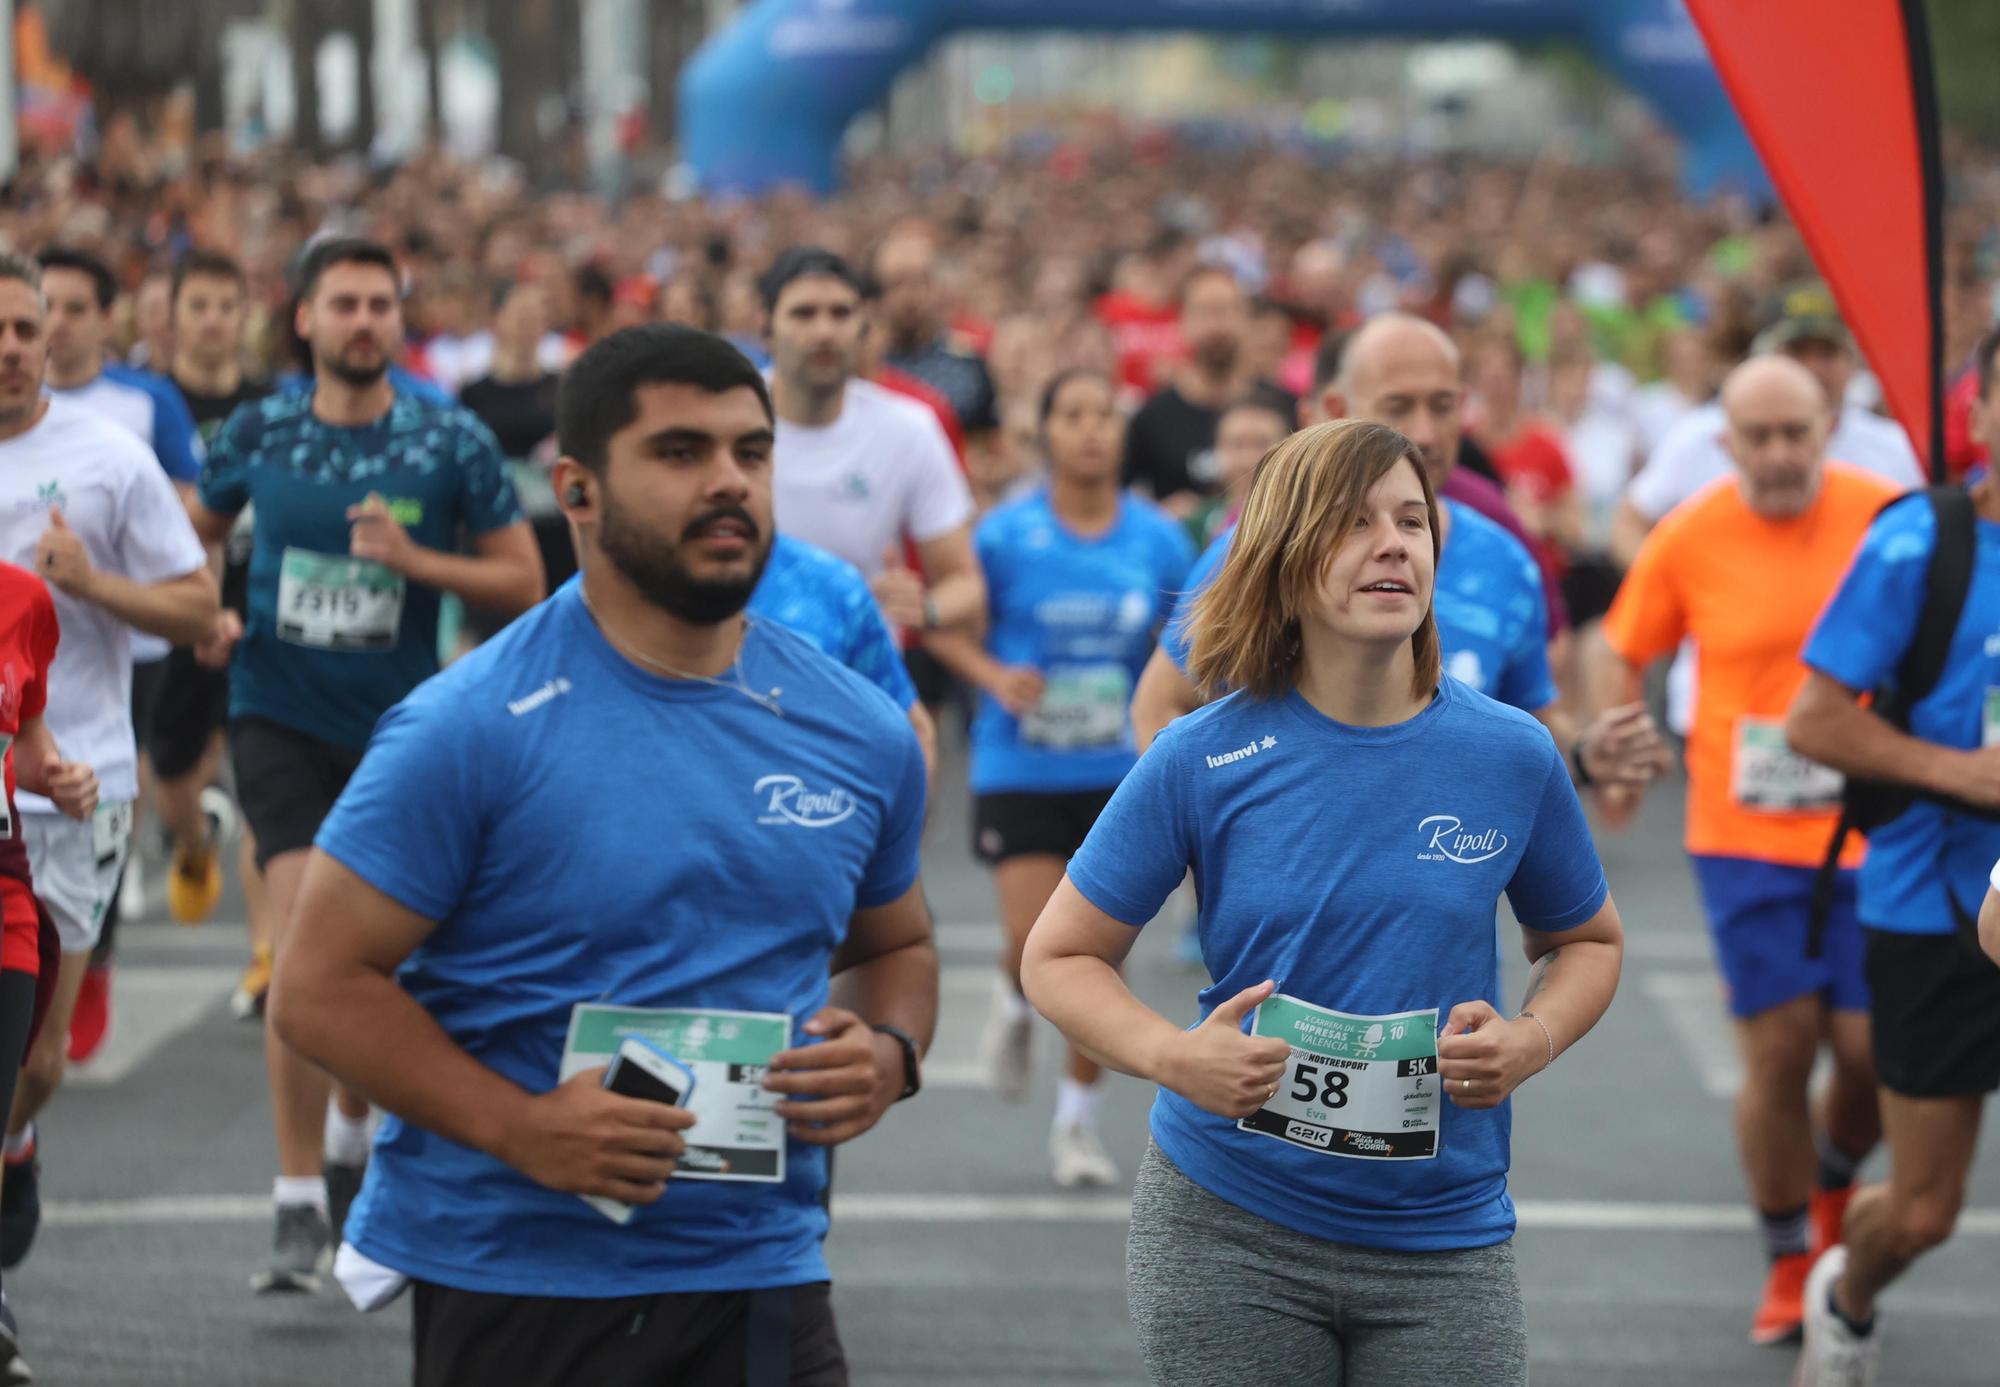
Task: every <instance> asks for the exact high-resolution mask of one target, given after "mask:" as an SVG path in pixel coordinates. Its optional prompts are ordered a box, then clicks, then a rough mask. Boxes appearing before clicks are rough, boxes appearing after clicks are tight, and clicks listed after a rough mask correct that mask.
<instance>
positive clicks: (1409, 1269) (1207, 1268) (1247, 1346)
mask: <svg viewBox="0 0 2000 1387" xmlns="http://www.w3.org/2000/svg"><path fill="white" fill-rule="evenodd" d="M1125 1280H1126V1289H1127V1295H1128V1296H1129V1298H1130V1301H1131V1306H1132V1320H1133V1323H1135V1324H1136V1325H1137V1326H1138V1328H1139V1349H1140V1352H1141V1353H1143V1354H1144V1355H1145V1358H1146V1370H1147V1371H1148V1372H1149V1373H1151V1374H1152V1378H1153V1381H1154V1382H1155V1383H1160V1384H1172V1387H1238V1384H1241V1383H1246V1382H1251V1383H1260V1382H1261V1383H1287V1384H1291V1383H1298V1384H1301V1385H1302V1387H1406V1385H1407V1384H1412V1383H1422V1384H1424V1387H1459V1385H1460V1384H1463V1387H1526V1383H1527V1381H1528V1331H1527V1325H1526V1322H1525V1320H1524V1318H1523V1316H1522V1312H1521V1285H1520V1282H1519V1280H1518V1279H1517V1278H1516V1276H1515V1273H1514V1247H1513V1244H1512V1243H1498V1244H1496V1245H1494V1246H1492V1247H1477V1248H1468V1249H1465V1250H1463V1251H1453V1252H1383V1251H1379V1250H1377V1249H1375V1248H1367V1247H1352V1246H1349V1245H1346V1244H1343V1243H1331V1242H1324V1241H1322V1240H1321V1239H1319V1238H1314V1237H1309V1236H1307V1235H1306V1234H1304V1233H1298V1232H1294V1231H1293V1230H1292V1229H1289V1228H1282V1227H1280V1226H1279V1225H1277V1224H1275V1223H1270V1222H1267V1221H1266V1220H1264V1219H1262V1218H1259V1217H1258V1216H1257V1215H1256V1214H1252V1213H1249V1212H1246V1211H1245V1210H1242V1209H1239V1208H1237V1207H1236V1206H1235V1205H1234V1204H1230V1203H1227V1202H1226V1201H1224V1200H1221V1199H1218V1198H1216V1197H1215V1196H1214V1195H1212V1194H1210V1193H1209V1192H1208V1191H1207V1190H1205V1189H1203V1188H1202V1187H1201V1186H1199V1185H1197V1184H1195V1183H1194V1181H1192V1180H1190V1179H1188V1178H1187V1176H1185V1175H1183V1174H1181V1172H1180V1171H1179V1170H1178V1169H1176V1168H1175V1166H1174V1164H1173V1162H1171V1161H1169V1160H1168V1159H1167V1158H1166V1156H1165V1155H1163V1154H1162V1153H1161V1151H1160V1149H1159V1147H1157V1146H1154V1147H1150V1148H1149V1149H1148V1150H1147V1152H1146V1158H1145V1160H1144V1161H1142V1162H1141V1163H1140V1166H1139V1180H1138V1185H1137V1187H1136V1188H1135V1189H1134V1190H1133V1191H1132V1229H1131V1233H1130V1235H1129V1238H1128V1240H1127V1243H1126V1272H1125Z"/></svg>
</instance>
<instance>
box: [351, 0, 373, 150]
mask: <svg viewBox="0 0 2000 1387" xmlns="http://www.w3.org/2000/svg"><path fill="white" fill-rule="evenodd" d="M347 22H348V32H349V33H351V34H353V35H354V85H355V93H354V136H353V144H354V147H355V148H356V149H358V150H360V151H361V153H363V154H364V155H365V154H367V153H368V152H369V151H370V150H372V149H374V148H375V0H347Z"/></svg>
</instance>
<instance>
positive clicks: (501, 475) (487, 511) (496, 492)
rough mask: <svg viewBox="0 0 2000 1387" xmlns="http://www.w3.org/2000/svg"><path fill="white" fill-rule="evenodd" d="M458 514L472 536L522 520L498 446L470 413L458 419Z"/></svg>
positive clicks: (504, 460)
mask: <svg viewBox="0 0 2000 1387" xmlns="http://www.w3.org/2000/svg"><path fill="white" fill-rule="evenodd" d="M458 463H459V467H458V478H459V495H458V504H459V512H460V514H461V516H462V517H463V518H464V521H465V526H466V528H467V529H469V530H470V531H472V533H473V534H475V535H483V534H485V533H487V532H488V531H489V530H498V529H503V528H505V527H506V526H508V525H513V524H516V523H517V522H519V521H520V519H521V502H520V499H519V498H518V497H516V496H515V495H514V482H513V479H512V478H510V477H509V476H508V475H507V460H506V459H505V458H504V457H502V456H501V455H500V444H499V443H498V442H497V441H495V439H494V437H493V434H492V433H491V431H489V430H488V429H487V427H486V425H484V424H482V423H480V422H479V421H478V420H477V419H475V418H474V417H473V416H472V415H471V414H469V413H463V414H461V417H460V419H459V442H458Z"/></svg>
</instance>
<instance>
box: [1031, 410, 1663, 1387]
mask: <svg viewBox="0 0 2000 1387" xmlns="http://www.w3.org/2000/svg"><path fill="white" fill-rule="evenodd" d="M1437 535H1438V530H1437V499H1436V497H1435V496H1434V495H1433V494H1432V492H1431V488H1430V484H1429V483H1428V482H1427V481H1426V480H1425V477H1424V473H1423V469H1422V468H1421V467H1420V466H1418V465H1417V462H1416V454H1415V449H1414V447H1413V446H1412V445H1411V443H1410V442H1409V440H1408V439H1406V438H1404V437H1403V436H1402V435H1400V434H1398V433H1396V432H1395V431H1393V430H1391V429H1387V428H1384V427H1382V426H1381V425H1378V424H1369V423H1363V422H1359V421H1352V420H1347V421H1341V422H1338V423H1333V424H1324V425H1320V426H1318V427H1316V428H1312V429H1308V430H1306V431H1304V432H1302V433H1299V434H1295V435H1294V436H1293V437H1292V438H1290V439H1288V440H1287V441H1286V442H1284V443H1283V444H1281V445H1279V447H1278V448H1276V449H1275V450H1274V451H1273V452H1272V453H1271V454H1270V456H1268V457H1267V458H1266V459H1265V460H1264V462H1263V463H1262V464H1261V465H1260V466H1259V468H1258V470H1257V474H1256V477H1255V479H1254V480H1253V482H1252V484H1251V488H1250V494H1249V497H1248V500H1247V501H1246V503H1245V506H1244V511H1243V518H1242V521H1241V524H1240V525H1239V527H1238V530H1237V535H1236V542H1235V544H1234V545H1233V546H1232V547H1231V550H1230V553H1229V557H1228V559H1227V560H1226V561H1225V562H1224V564H1223V567H1222V569H1221V570H1220V572H1219V573H1218V574H1217V576H1216V578H1215V580H1214V581H1213V582H1212V583H1211V584H1210V585H1209V586H1208V588H1207V590H1206V591H1205V592H1204V594H1203V595H1202V597H1201V598H1200V600H1199V601H1198V602H1197V603H1196V606H1195V613H1194V616H1193V618H1192V631H1193V649H1192V652H1191V658H1190V666H1189V667H1190V671H1191V673H1192V674H1193V676H1194V678H1195V681H1196V683H1197V684H1198V685H1199V686H1201V687H1203V688H1205V689H1208V690H1215V689H1220V688H1225V687H1226V688H1230V689H1234V690H1236V691H1237V692H1235V693H1232V694H1230V695H1229V696H1228V697H1226V698H1222V699H1220V700H1218V701H1217V702H1214V703H1211V704H1209V705H1208V706H1207V707H1206V708H1203V709H1201V710H1200V711H1198V712H1195V713H1191V714H1189V715H1188V716H1186V717H1183V718H1181V719H1180V720H1178V721H1177V722H1175V723H1173V724H1172V725H1171V726H1169V727H1168V728H1167V730H1166V731H1165V732H1163V733H1162V734H1161V735H1160V737H1159V739H1158V740H1157V741H1155V742H1154V743H1153V745H1152V747H1151V748H1150V749H1148V751H1147V753H1146V755H1145V756H1144V757H1143V758H1141V760H1140V761H1139V763H1138V765H1137V766H1136V767H1134V768H1133V770H1132V772H1131V774H1130V775H1128V776H1127V777H1126V778H1125V781H1124V783H1123V784H1122V785H1120V786H1119V788H1118V792H1117V793H1116V794H1115V795H1114V796H1113V797H1112V799H1111V802H1110V804H1109V805H1107V806H1106V808H1105V810H1104V812H1103V814H1102V815H1100V816H1099V818H1098V820H1097V823H1096V826H1095V827H1094V828H1093V829H1092V830H1091V832H1090V835H1089V837H1088V839H1087V840H1086V841H1085V842H1084V844H1083V846H1082V848H1081V849H1079V850H1078V852H1077V854H1076V856H1075V857H1074V858H1072V859H1071V861H1070V864H1069V870H1068V873H1067V875H1066V877H1065V878H1064V880H1063V881H1062V883H1061V884H1060V885H1059V886H1058V887H1057V889H1056V891H1055V894H1054V895H1053V896H1052V897H1051V899H1050V901H1049V904H1048V907H1047V909H1046V910H1044V911H1043V912H1042V915H1041V918H1040V919H1039V920H1038V921H1037V922H1036V924H1035V927H1034V931H1033V934H1032V936H1031V937H1030V939H1029V941H1028V944H1027V949H1026V954H1025V958H1024V963H1023V973H1022V976H1023V981H1024V982H1025V983H1026V986H1027V995H1028V997H1029V999H1030V1000H1031V1001H1032V1002H1033V1003H1034V1004H1035V1006H1036V1007H1037V1008H1039V1009H1040V1010H1041V1012H1042V1013H1043V1014H1044V1015H1046V1016H1047V1017H1048V1018H1049V1019H1050V1020H1052V1021H1054V1022H1055V1023H1056V1025H1057V1026H1058V1027H1060V1028H1061V1029H1062V1031H1063V1032H1064V1033H1065V1034H1066V1035H1068V1036H1069V1038H1070V1040H1071V1042H1072V1043H1073V1044H1075V1045H1076V1046H1077V1047H1078V1048H1079V1049H1081V1050H1083V1051H1085V1052H1086V1053H1088V1054H1091V1055H1093V1056H1095V1057H1097V1058H1098V1059H1099V1060H1100V1061H1101V1062H1102V1063H1104V1064H1105V1065H1107V1066H1109V1067H1110V1068H1113V1069H1119V1070H1123V1071H1125V1072H1127V1073H1131V1074H1137V1075H1139V1076H1141V1077H1143V1078H1148V1079H1151V1080H1153V1081H1154V1082H1155V1083H1157V1084H1159V1086H1160V1094H1159V1097H1158V1100H1157V1101H1156V1102H1155V1104H1154V1107H1153V1115H1152V1133H1153V1145H1152V1147H1151V1149H1150V1150H1149V1151H1148V1152H1147V1154H1146V1158H1145V1161H1144V1163H1143V1165H1142V1166H1141V1168H1140V1172H1139V1178H1138V1185H1137V1188H1136V1189H1135V1191H1134V1193H1133V1203H1132V1225H1131V1234H1130V1240H1131V1241H1130V1249H1129V1257H1128V1267H1129V1277H1130V1287H1129V1289H1130V1296H1131V1304H1132V1314H1133V1319H1134V1321H1135V1323H1136V1324H1137V1326H1138V1330H1139V1341H1140V1346H1141V1348H1142V1349H1143V1350H1144V1353H1145V1356H1146V1359H1147V1363H1148V1365H1149V1367H1150V1369H1151V1371H1152V1374H1153V1377H1154V1380H1155V1381H1157V1382H1162V1383H1188V1382H1219V1381H1224V1380H1229V1381H1246V1382H1256V1381H1280V1382H1290V1383H1311V1382H1344V1383H1346V1384H1348V1387H1380V1385H1381V1384H1392V1383H1393V1384H1402V1383H1411V1382H1454V1383H1457V1382H1464V1383H1474V1382H1476V1383H1479V1384H1481V1387H1495V1384H1500V1385H1502V1387H1504V1384H1513V1383H1525V1382H1526V1381H1527V1341H1526V1330H1525V1327H1524V1321H1523V1316H1522V1311H1521V1293H1520V1287H1519V1283H1518V1281H1517V1279H1516V1276H1515V1269H1514V1260H1513V1253H1512V1244H1511V1238H1512V1236H1513V1232H1514V1206H1513V1203H1512V1201H1511V1200H1510V1199H1509V1198H1508V1194H1507V1166H1508V1124H1509V1108H1508V1104H1507V1097H1508V1095H1509V1094H1511V1093H1512V1092H1513V1091H1514V1089H1515V1088H1517V1087H1518V1086H1519V1085H1520V1084H1521V1083H1522V1082H1523V1081H1524V1080H1526V1079H1527V1078H1529V1077H1530V1076H1531V1075H1533V1074H1536V1073H1538V1072H1540V1071H1541V1070H1542V1069H1543V1068H1544V1067H1546V1066H1547V1065H1548V1064H1549V1063H1551V1062H1552V1061H1553V1060H1554V1059H1555V1058H1556V1056H1557V1055H1559V1054H1561V1053H1562V1051H1563V1050H1565V1049H1566V1048H1567V1047H1568V1046H1570V1045H1572V1044H1574V1043H1575V1042H1576V1040H1577V1039H1578V1038H1580V1037H1581V1036H1582V1035H1583V1034H1584V1033H1585V1032H1586V1031H1588V1030H1589V1029H1590V1028H1591V1026H1592V1025H1594V1024H1595V1023H1596V1021H1597V1019H1598V1017H1599V1016H1601V1015H1602V1014H1603V1012H1604V1009H1605V1008H1606V1007H1607V1006H1608V1005H1609V1004H1610V1002H1611V995H1612V992H1613V991H1614V989H1615V988H1616V986H1617V980H1618V966H1619V959H1620V955H1621V953H1622V950H1623V944H1622V934H1621V931H1620V929H1619V925H1618V915H1617V911H1616V909H1615V908H1614V907H1613V905H1612V903H1611V899H1610V896H1609V893H1608V892H1607V891H1606V888H1605V884H1604V873H1603V869H1602V868H1601V866H1600V865H1599V863H1598V860H1597V854H1596V851H1595V849H1594V848H1593V846H1592V844H1591V841H1590V834H1589V831H1588V829H1587V827H1586V825H1585V823H1584V819H1583V813H1582V810H1581V808H1580V807H1579V805H1578V804H1577V799H1576V794H1575V791H1574V790H1572V789H1571V787H1570V781H1569V776H1568V774H1567V773H1566V771H1565V768H1564V765H1563V759H1562V755H1561V753H1560V752H1559V751H1558V750H1557V749H1556V746H1555V743H1554V742H1553V741H1552V740H1551V739H1550V737H1549V734H1548V732H1547V731H1546V730H1545V729H1544V728H1543V727H1542V726H1541V725H1540V724H1539V723H1537V722H1535V721H1534V719H1533V718H1531V717H1529V716H1528V715H1527V714H1526V713H1523V712H1520V711H1518V710H1516V709H1513V708H1509V707H1506V706H1505V705H1503V704H1500V703H1496V702H1494V701H1493V700H1491V699H1489V698H1486V697H1485V696H1484V695H1482V694H1478V693H1475V692H1474V691H1473V690H1471V689H1470V688H1468V687H1467V686H1465V685H1464V684H1461V683H1459V682H1458V681H1457V680H1455V679H1452V678H1449V677H1447V676H1444V675H1442V674H1441V672H1440V669H1439V648H1438V635H1437V626H1436V623H1435V621H1434V620H1433V618H1432V615H1431V592H1432V580H1433V577H1434V574H1435V571H1436V565H1437V555H1438V537H1437ZM1190 870H1191V871H1192V872H1193V873H1194V881H1195V888H1196V892H1197V895H1198V896H1199V898H1200V902H1201V915H1200V922H1199V929H1200V939H1201V950H1202V957H1203V961H1204V963H1205V964H1206V965H1207V967H1208V970H1209V974H1210V976H1211V977H1212V978H1213V979H1214V981H1213V983H1212V984H1211V985H1210V986H1209V987H1208V988H1206V989H1204V990H1203V992H1202V994H1201V998H1200V1002H1201V1011H1202V1020H1201V1022H1200V1023H1199V1024H1198V1025H1196V1026H1194V1027H1192V1028H1190V1029H1186V1030H1183V1029H1181V1028H1180V1027H1178V1026H1176V1025H1174V1024H1173V1023H1172V1022H1170V1021H1168V1020H1167V1019H1166V1018H1164V1017H1162V1016H1160V1015H1159V1014H1158V1013H1156V1012H1154V1011H1153V1010H1151V1009H1150V1008H1148V1007H1147V1006H1146V1005H1145V1004H1143V1003H1142V1002H1140V1001H1139V1000H1138V999H1137V998H1136V997H1134V996H1133V995H1132V993H1131V992H1130V991H1129V990H1127V988H1126V987H1125V984H1124V982H1123V981H1122V980H1121V978H1120V976H1119V972H1118V967H1119V964H1120V963H1121V962H1122V960H1123V959H1124V957H1125V954H1126V952H1127V951H1128V950H1129V949H1130V948H1131V947H1132V943H1133V941H1134V940H1135V939H1136V938H1137V936H1138V931H1137V928H1136V927H1137V926H1140V925H1143V924H1145V923H1146V922H1147V921H1148V920H1150V919H1152V918H1153V916H1154V915H1155V913H1156V912H1157V911H1158V910H1159V907H1160V905H1161V903H1162V902H1163V901H1165V899H1166V898H1167V896H1168V894H1169V893H1170V892H1172V891H1173V889H1174V888H1175V887H1176V886H1177V885H1179V883H1180V881H1181V879H1182V877H1183V875H1184V874H1185V873H1187V872H1189V871H1190ZM1503 892H1504V893H1505V894H1506V896H1507V897H1508V900H1509V902H1510V903H1511V905H1512V907H1513V911H1514V914H1515V916H1516V917H1517V918H1518V919H1519V920H1520V921H1521V925H1522V936H1523V942H1524V944H1525V946H1526V951H1527V954H1528V957H1529V959H1530V960H1531V962H1532V963H1533V968H1532V971H1531V972H1530V975H1529V982H1528V988H1527V997H1526V999H1525V1001H1524V1003H1523V1006H1524V1010H1522V1011H1521V1012H1520V1013H1519V1014H1518V1015H1517V1016H1516V1017H1515V1018H1514V1019H1512V1020H1509V1019H1507V1018H1506V1017H1505V1016H1504V1015H1503V1014H1502V1012H1501V1011H1500V1009H1499V1007H1500V1000H1499V981H1500V976H1499V951H1498V947H1497V939H1496V933H1495V929H1494V916H1495V906H1496V904H1497V902H1498V900H1499V897H1500V896H1501V894H1502V893H1503ZM1440 1023H1442V1024H1440Z"/></svg>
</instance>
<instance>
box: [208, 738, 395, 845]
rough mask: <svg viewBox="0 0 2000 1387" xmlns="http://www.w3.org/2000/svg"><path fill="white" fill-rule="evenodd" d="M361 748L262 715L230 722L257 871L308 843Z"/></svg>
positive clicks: (239, 798) (344, 785)
mask: <svg viewBox="0 0 2000 1387" xmlns="http://www.w3.org/2000/svg"><path fill="white" fill-rule="evenodd" d="M365 750H367V748H365V747H358V746H338V745H336V744H334V743H332V742H323V741H321V740H320V739H319V738H317V737H310V736H307V735H306V734H305V733H303V732H300V731H297V730H295V729H293V728H290V727H286V726H284V725H283V724H281V723H275V722H271V721H270V720H268V719H266V718H238V719H237V720H236V721H235V722H233V723H231V724H230V725H229V754H230V759H231V760H232V761H233V762H234V763H235V766H236V802H237V803H238V804H239V805H241V806H242V808H243V817H244V819H245V820H247V821H248V822H249V824H250V831H251V833H253V834H255V835H256V838H257V866H258V869H259V870H262V869H263V868H264V867H265V866H267V865H268V864H269V863H270V861H271V859H272V858H274V857H276V856H278V855H279V854H280V853H287V852H298V851H300V850H301V849H304V848H309V847H311V846H312V841H313V838H314V837H315V836H316V835H317V834H318V833H319V826H320V824H321V822H322V821H323V820H325V818H326V816H327V815H328V814H329V813H331V812H332V810H333V802H334V801H335V800H337V799H339V798H340V792H341V791H342V790H344V789H346V788H347V781H348V777H350V776H352V775H353V774H354V768H355V767H356V766H359V765H360V764H361V754H362V752H364V751H365Z"/></svg>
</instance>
